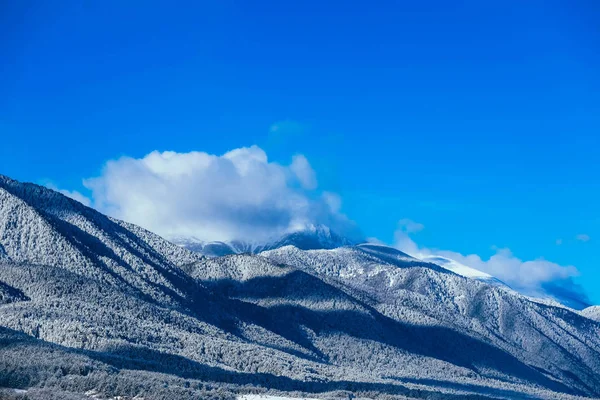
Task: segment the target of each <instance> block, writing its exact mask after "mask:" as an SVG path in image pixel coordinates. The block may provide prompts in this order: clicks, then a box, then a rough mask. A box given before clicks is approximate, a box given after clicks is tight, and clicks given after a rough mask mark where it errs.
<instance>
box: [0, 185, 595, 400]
mask: <svg viewBox="0 0 600 400" xmlns="http://www.w3.org/2000/svg"><path fill="white" fill-rule="evenodd" d="M327 232H328V231H327ZM327 232H324V233H323V234H321V233H319V234H317V235H316V236H317V237H321V239H323V241H319V242H318V247H319V248H321V247H323V243H327V242H329V243H330V244H331V246H332V247H333V248H331V249H328V250H312V248H314V247H317V244H315V242H314V241H312V240H313V239H314V237H315V235H314V233H315V232H311V235H310V236H311V237H312V239H307V240H304V239H306V238H305V237H304V238H303V235H301V234H299V235H296V236H293V237H292V238H288V239H285V240H283V241H279V242H277V243H276V244H275V245H274V247H273V249H271V250H268V251H263V252H262V253H261V254H260V255H254V254H231V255H226V256H219V257H216V255H217V254H213V256H215V257H212V258H206V257H203V256H201V255H200V254H198V253H194V252H191V251H188V250H186V249H184V248H182V247H180V246H176V245H174V244H171V243H169V242H167V241H165V240H164V239H162V238H160V237H158V236H156V235H154V234H152V233H150V232H148V231H145V230H143V229H141V228H139V227H137V226H134V225H131V224H127V223H124V222H122V221H117V220H114V219H111V218H109V217H106V216H104V215H102V214H100V213H98V212H96V211H94V210H92V209H90V208H87V207H84V206H83V205H81V204H79V203H77V202H75V201H73V200H71V199H68V198H66V197H64V196H62V195H60V194H58V193H56V192H53V191H51V190H49V189H46V188H42V187H39V186H36V185H31V184H22V183H19V182H16V181H13V180H10V179H8V178H5V177H0V387H11V388H20V389H29V390H32V392H31V393H34V389H32V387H34V386H47V387H51V388H54V389H55V390H61V391H66V392H68V393H69V396H70V395H74V394H73V393H84V392H87V391H90V390H94V391H96V392H98V393H101V394H102V395H105V396H116V395H125V396H130V397H133V396H136V395H140V396H143V397H144V398H190V397H194V396H195V397H200V398H209V397H210V396H211V395H214V394H215V392H214V391H213V389H215V388H218V389H219V390H221V391H224V392H222V393H221V392H220V393H221V394H223V396H221V397H226V396H228V395H233V394H234V393H236V392H239V391H243V390H244V387H243V386H244V385H251V386H255V387H259V386H261V387H266V388H271V389H276V390H281V391H294V390H295V391H301V392H304V393H312V394H313V395H312V396H310V397H318V395H316V394H315V393H321V392H330V391H335V390H351V391H354V392H361V391H362V392H365V393H366V392H369V391H370V392H376V393H382V394H388V395H394V396H405V397H409V398H432V397H435V396H441V397H443V398H455V399H459V398H485V397H493V398H511V399H512V398H544V399H546V398H556V399H563V398H569V397H570V396H571V395H584V396H592V397H597V396H598V395H600V379H599V378H598V376H600V339H599V338H600V323H598V322H596V321H593V320H592V319H590V318H586V317H585V316H582V315H580V314H578V313H576V312H573V311H570V310H568V309H565V308H556V307H550V306H545V305H541V304H538V303H534V302H531V301H529V300H528V299H527V298H525V297H523V296H520V295H518V294H516V293H514V292H512V291H510V290H507V289H505V288H503V287H501V286H494V285H489V284H486V283H484V282H479V281H476V280H472V279H467V278H464V277H461V276H459V275H456V274H454V273H452V272H450V271H448V270H446V269H444V268H442V267H440V266H438V265H435V264H431V263H427V262H423V261H420V260H417V259H414V258H412V257H410V256H408V255H406V254H404V253H402V252H399V251H397V250H394V249H390V248H387V247H385V246H378V245H371V244H363V245H358V246H350V243H341V242H340V241H339V240H338V239H336V238H335V237H334V236H332V235H331V233H330V232H329V233H327ZM286 240H287V241H286ZM290 241H291V242H293V243H295V244H296V245H300V244H301V243H304V244H305V246H302V247H304V248H305V249H304V250H303V249H300V248H298V247H297V246H291V245H286V244H288V243H290ZM342 244H343V245H344V246H345V247H339V245H342ZM223 245H224V246H231V245H232V244H223ZM203 246H205V244H204V245H203ZM236 246H237V247H236V251H234V253H238V252H240V251H239V250H241V249H242V248H243V245H242V244H236ZM214 248H215V250H214V252H215V253H219V252H220V253H223V251H221V250H222V249H223V248H224V247H221V250H218V249H219V245H216V244H215V246H214ZM251 250H252V251H256V250H257V249H256V248H255V249H251ZM261 250H264V249H261ZM252 251H249V252H248V253H251V252H252ZM220 253H219V254H220ZM225 253H226V252H225ZM591 314H592V312H591V311H590V315H591ZM158 374H160V375H158ZM151 382H163V383H161V384H160V385H159V384H154V383H151ZM208 389H210V390H208ZM246 390H247V388H246ZM211 393H212V394H211ZM2 396H3V393H2V392H0V397H2ZM65 398H67V397H66V395H65Z"/></svg>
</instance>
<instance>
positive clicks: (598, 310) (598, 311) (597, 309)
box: [581, 306, 600, 322]
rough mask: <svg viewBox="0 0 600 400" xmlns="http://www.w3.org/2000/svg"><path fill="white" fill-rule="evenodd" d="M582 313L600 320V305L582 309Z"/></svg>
mask: <svg viewBox="0 0 600 400" xmlns="http://www.w3.org/2000/svg"><path fill="white" fill-rule="evenodd" d="M581 315H583V316H585V317H587V318H589V319H593V320H594V321H598V322H600V306H591V307H588V308H586V309H584V310H582V311H581Z"/></svg>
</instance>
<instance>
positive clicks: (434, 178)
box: [0, 1, 600, 303]
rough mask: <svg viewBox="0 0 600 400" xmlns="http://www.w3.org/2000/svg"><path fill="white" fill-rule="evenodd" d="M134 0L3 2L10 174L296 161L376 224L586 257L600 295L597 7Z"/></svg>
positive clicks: (594, 294)
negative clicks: (137, 164) (199, 156)
mask: <svg viewBox="0 0 600 400" xmlns="http://www.w3.org/2000/svg"><path fill="white" fill-rule="evenodd" d="M121 3H122V2H114V3H113V2H102V3H98V4H92V3H86V2H81V1H76V2H70V1H63V2H43V1H42V2H12V4H11V3H6V2H5V4H3V5H2V6H0V7H1V8H2V10H1V12H0V30H1V36H2V38H3V39H2V40H1V41H0V57H2V63H1V64H0V65H2V67H1V71H2V73H1V74H0V137H1V145H0V173H3V174H6V175H9V176H11V177H13V178H15V179H19V180H25V181H33V182H38V183H43V184H48V183H50V182H51V183H52V184H53V185H55V186H56V187H59V188H62V189H67V190H77V191H80V192H82V193H83V194H84V195H86V196H92V195H93V193H92V192H91V191H90V189H89V188H86V187H84V185H83V183H82V181H83V179H87V178H90V177H97V176H100V175H101V174H102V173H103V172H102V171H103V170H102V168H103V166H104V165H105V163H106V162H107V161H108V160H115V159H118V158H119V157H121V156H129V157H132V158H135V159H139V158H141V157H144V156H145V155H146V154H148V153H150V152H152V151H155V150H157V151H166V150H171V151H175V152H179V153H186V152H190V151H202V152H206V153H208V154H216V155H221V154H224V153H226V152H228V151H230V150H232V149H236V148H240V147H248V146H252V145H257V146H259V147H260V148H261V149H262V150H264V152H265V153H266V154H267V155H268V158H269V160H272V161H275V162H278V163H281V164H282V165H288V164H290V162H291V160H292V156H294V155H295V154H302V155H304V156H305V157H306V160H308V162H309V163H310V165H311V167H312V169H313V170H314V172H315V174H316V176H317V178H318V190H317V192H318V193H322V192H323V191H326V192H333V193H336V194H337V195H339V197H340V198H341V200H342V211H343V213H344V214H345V215H347V216H348V217H349V218H350V219H351V220H353V221H355V222H356V224H357V225H358V226H359V227H360V229H361V230H362V231H363V233H364V234H365V235H366V236H369V237H377V238H379V239H380V240H383V241H385V242H387V243H392V242H393V241H394V240H395V239H394V232H396V231H397V229H398V221H400V220H402V219H405V218H408V219H410V220H413V221H416V222H418V223H420V224H422V225H423V226H424V229H422V230H420V231H419V232H411V234H412V236H411V237H412V238H413V240H415V241H416V242H417V243H419V245H420V246H423V247H426V248H435V249H444V250H451V251H454V252H460V253H462V254H465V255H466V254H478V255H480V256H481V257H482V258H484V259H487V258H488V257H490V256H492V255H493V254H495V252H496V250H494V246H496V248H510V250H511V251H512V253H513V254H514V255H515V256H516V257H518V258H520V259H522V260H535V259H538V258H544V259H546V260H550V261H552V262H555V263H558V264H560V265H563V266H566V265H574V266H575V267H576V268H577V269H578V270H579V272H580V274H581V276H580V277H578V278H575V279H576V281H577V282H579V283H581V284H582V285H583V286H584V288H585V289H586V291H587V293H588V295H589V297H590V298H591V300H592V301H593V302H594V303H600V269H599V268H598V262H597V260H598V257H597V253H598V250H599V248H598V243H600V208H599V207H598V204H600V178H599V173H600V164H599V163H598V153H599V148H600V74H599V73H598V71H600V51H599V49H600V31H599V30H598V25H597V21H598V20H599V19H600V5H599V4H598V3H597V2H594V1H575V2H554V1H543V2H542V1H530V2H516V1H515V2H513V1H503V2H481V1H467V2H461V4H454V3H456V2H446V1H439V2H438V1H424V2H386V1H383V2H380V3H377V4H374V3H373V2H312V1H306V2H298V4H292V2H235V1H210V2H189V3H179V4H177V5H175V4H174V3H173V2H156V3H155V2H143V3H142V2H126V3H127V4H126V5H123V4H121ZM325 3H326V4H325ZM275 127H277V129H275ZM310 196H317V194H314V193H313V194H310ZM578 235H587V236H585V237H584V236H580V239H585V238H588V239H589V240H578V239H577V236H578ZM557 241H562V242H559V243H561V244H557Z"/></svg>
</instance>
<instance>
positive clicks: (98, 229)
mask: <svg viewBox="0 0 600 400" xmlns="http://www.w3.org/2000/svg"><path fill="white" fill-rule="evenodd" d="M0 205H1V207H0V246H2V248H3V249H4V252H5V253H6V254H7V255H8V257H9V258H10V259H12V260H13V261H16V262H29V263H35V264H45V265H52V266H58V267H62V268H66V269H68V270H70V271H73V272H76V273H78V274H83V275H86V276H88V277H91V278H94V279H102V280H105V281H107V282H111V283H112V284H114V285H116V286H120V287H122V288H123V289H124V290H138V291H140V292H142V293H144V294H146V295H149V296H152V297H155V298H157V299H158V298H160V299H161V300H165V301H171V300H169V298H171V299H173V297H176V296H178V295H181V288H180V287H178V286H179V285H180V284H181V282H184V281H185V280H186V277H185V276H184V275H182V274H181V271H180V270H179V268H178V267H177V266H178V265H181V264H185V263H189V262H193V261H196V260H199V259H201V256H200V255H199V254H197V253H193V252H190V251H188V250H185V249H182V248H181V247H179V246H176V245H174V244H172V243H170V242H168V241H166V240H164V239H162V238H160V237H159V236H157V235H155V234H153V233H150V232H148V231H145V230H143V229H142V228H139V227H137V226H134V225H131V224H127V223H125V222H122V221H117V220H113V219H111V218H108V217H106V216H104V215H102V214H100V213H99V212H97V211H95V210H93V209H91V208H88V207H85V206H84V205H82V204H80V203H78V202H77V201H75V200H73V199H70V198H68V197H66V196H63V195H62V194H60V193H57V192H55V191H53V190H50V189H47V188H44V187H41V186H38V185H34V184H22V183H19V182H17V181H14V180H11V179H9V178H7V177H4V176H2V175H0ZM157 285H159V286H162V287H164V288H166V289H168V290H167V291H164V290H159V289H158V286H157Z"/></svg>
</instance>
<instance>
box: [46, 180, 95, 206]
mask: <svg viewBox="0 0 600 400" xmlns="http://www.w3.org/2000/svg"><path fill="white" fill-rule="evenodd" d="M46 187H47V188H49V189H52V190H56V191H57V192H59V193H62V194H64V195H65V196H67V197H70V198H72V199H73V200H77V201H78V202H80V203H81V204H83V205H84V206H88V207H90V206H91V204H92V201H91V200H90V199H89V198H87V197H86V196H84V195H83V194H81V193H80V192H78V191H77V190H72V191H71V190H64V189H59V188H58V187H57V186H56V185H54V184H53V183H48V184H46Z"/></svg>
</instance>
